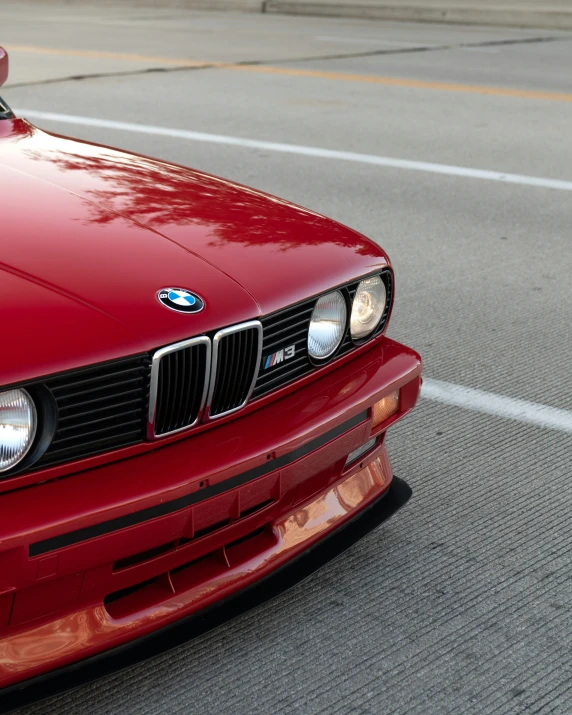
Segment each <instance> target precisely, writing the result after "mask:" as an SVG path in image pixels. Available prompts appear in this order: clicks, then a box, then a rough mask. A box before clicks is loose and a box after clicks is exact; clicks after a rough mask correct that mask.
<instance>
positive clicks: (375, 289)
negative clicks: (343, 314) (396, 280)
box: [350, 276, 387, 340]
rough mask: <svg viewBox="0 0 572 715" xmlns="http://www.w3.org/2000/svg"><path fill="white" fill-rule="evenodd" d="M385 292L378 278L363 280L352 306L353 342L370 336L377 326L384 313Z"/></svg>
mask: <svg viewBox="0 0 572 715" xmlns="http://www.w3.org/2000/svg"><path fill="white" fill-rule="evenodd" d="M386 302H387V291H386V289H385V283H384V282H383V281H382V280H381V277H380V276H372V277H371V278H366V279H365V280H363V281H362V282H361V283H360V284H359V286H358V289H357V291H356V294H355V297H354V302H353V304H352V315H351V319H350V331H351V334H352V338H353V339H354V340H361V339H362V338H365V337H366V336H368V335H370V334H371V333H372V332H373V331H374V330H375V329H376V328H377V326H378V325H379V321H380V320H381V317H382V316H383V313H384V311H385V304H386Z"/></svg>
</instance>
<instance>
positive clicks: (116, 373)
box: [33, 355, 150, 469]
mask: <svg viewBox="0 0 572 715" xmlns="http://www.w3.org/2000/svg"><path fill="white" fill-rule="evenodd" d="M149 369H150V359H149V356H148V355H140V356H136V357H132V358H126V359H122V360H117V361H114V362H112V363H103V364H100V365H94V366H92V367H87V368H82V369H81V370H74V371H73V372H69V373H64V374H62V375H57V376H55V377H52V378H47V379H45V380H44V381H43V384H44V385H45V386H46V387H47V388H48V389H49V390H50V392H51V393H52V395H53V399H54V401H55V404H56V409H57V413H58V423H57V428H56V433H55V435H54V438H53V440H52V442H51V444H50V446H49V447H48V449H47V450H46V452H45V453H44V455H43V456H42V457H41V458H40V459H39V460H38V461H37V462H36V463H35V464H34V467H33V468H34V469H41V468H43V467H48V466H53V465H56V464H60V463H62V462H67V461H70V460H73V459H82V458H84V457H88V456H93V455H94V454H99V453H101V452H107V451H109V450H111V449H119V448H121V447H125V446H130V445H132V444H137V443H138V442H141V441H143V437H144V416H145V412H146V401H147V393H148V384H149Z"/></svg>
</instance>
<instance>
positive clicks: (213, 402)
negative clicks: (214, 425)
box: [205, 320, 262, 421]
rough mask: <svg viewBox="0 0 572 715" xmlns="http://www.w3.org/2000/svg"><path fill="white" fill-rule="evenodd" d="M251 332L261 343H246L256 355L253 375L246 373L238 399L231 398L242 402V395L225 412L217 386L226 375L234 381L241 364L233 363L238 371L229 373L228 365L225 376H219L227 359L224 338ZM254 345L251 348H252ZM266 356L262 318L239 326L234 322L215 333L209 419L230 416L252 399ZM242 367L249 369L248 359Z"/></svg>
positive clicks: (207, 413) (253, 361) (253, 354)
mask: <svg viewBox="0 0 572 715" xmlns="http://www.w3.org/2000/svg"><path fill="white" fill-rule="evenodd" d="M247 332H250V333H252V332H254V333H255V334H256V340H257V344H256V346H247V345H245V346H244V349H245V350H248V351H249V353H252V354H251V355H249V357H251V358H252V360H251V362H252V365H251V366H250V369H251V375H246V376H243V377H242V384H241V385H239V390H238V391H237V392H236V395H234V397H235V399H234V400H231V403H233V402H238V401H239V398H240V401H239V402H238V404H233V406H229V407H225V408H223V410H222V411H220V412H219V411H218V408H219V405H218V402H219V400H218V395H217V394H216V391H217V388H220V387H221V382H220V380H221V378H222V379H224V377H226V378H227V379H229V380H232V379H233V377H235V376H236V369H237V367H238V363H237V365H235V366H233V368H234V374H229V371H230V368H229V366H228V365H226V364H225V366H224V369H225V373H226V374H225V376H224V377H222V376H221V375H218V374H217V373H218V370H219V367H220V365H221V364H222V360H225V356H224V355H223V352H222V351H223V345H224V341H225V340H226V339H229V338H232V336H240V333H244V334H245V337H246V333H247ZM249 348H250V349H249ZM236 357H237V359H240V358H241V357H243V356H241V355H237V356H236ZM261 357H262V323H261V322H260V321H259V320H249V321H248V322H246V323H239V324H238V325H233V326H231V327H230V328H224V330H219V331H218V333H217V334H216V335H215V336H214V338H213V354H212V365H211V378H210V387H209V393H208V398H207V409H206V414H205V419H207V420H209V421H210V420H216V419H219V418H220V417H224V416H226V415H230V414H232V413H233V412H236V411H237V410H240V409H242V408H243V407H244V406H245V405H246V403H247V402H248V401H249V399H250V396H251V395H252V391H253V390H254V385H255V384H256V380H257V379H258V372H259V370H260V360H261ZM242 367H243V368H245V369H249V366H248V365H245V364H244V360H243V361H242Z"/></svg>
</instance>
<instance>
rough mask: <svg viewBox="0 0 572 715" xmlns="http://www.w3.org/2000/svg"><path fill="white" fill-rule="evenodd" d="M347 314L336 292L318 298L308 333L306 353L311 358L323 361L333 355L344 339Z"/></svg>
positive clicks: (340, 296) (343, 301)
mask: <svg viewBox="0 0 572 715" xmlns="http://www.w3.org/2000/svg"><path fill="white" fill-rule="evenodd" d="M347 312H348V311H347V308H346V301H345V300H344V297H343V295H342V294H341V293H340V292H339V291H338V290H335V291H332V292H331V293H327V294H326V295H323V296H322V297H321V298H318V302H317V303H316V306H315V308H314V312H313V313H312V318H311V320H310V329H309V331H308V352H309V353H310V355H311V356H312V357H313V358H315V359H317V360H323V359H324V358H327V357H330V355H333V354H334V353H335V351H336V349H337V347H338V345H339V344H340V343H341V342H342V338H343V337H344V332H345V329H346V317H347Z"/></svg>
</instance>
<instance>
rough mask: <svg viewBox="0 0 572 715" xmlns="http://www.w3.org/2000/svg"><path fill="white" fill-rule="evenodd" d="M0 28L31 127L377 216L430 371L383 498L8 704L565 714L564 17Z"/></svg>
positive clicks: (223, 20) (14, 101) (224, 16)
mask: <svg viewBox="0 0 572 715" xmlns="http://www.w3.org/2000/svg"><path fill="white" fill-rule="evenodd" d="M0 45H5V46H7V47H8V49H9V50H10V55H11V59H12V64H11V75H10V80H9V83H8V86H7V87H5V88H3V90H2V96H3V97H4V99H6V100H7V101H8V102H9V103H10V104H11V105H12V106H13V107H14V108H15V109H17V110H20V108H21V110H22V111H21V114H22V115H23V116H26V115H28V116H30V118H31V119H33V121H34V123H36V124H37V125H38V126H41V127H42V128H45V129H47V130H49V131H54V132H56V133H63V134H70V135H72V136H78V137H82V138H84V139H87V140H90V141H96V142H101V143H105V144H110V145H114V146H119V147H121V148H125V149H130V150H133V151H136V152H140V153H144V154H150V155H153V156H158V157H161V158H163V159H167V160H173V161H175V162H177V163H182V164H186V165H189V166H192V167H195V168H198V169H201V170H204V171H207V172H210V173H214V174H219V175H221V176H224V177H227V178H230V179H233V180H236V181H239V182H241V183H243V184H247V185H251V186H255V187H256V188H259V189H263V190H264V191H267V192H270V193H274V194H277V195H279V196H282V197H285V198H287V199H290V200H292V201H295V202H297V203H300V204H302V205H304V206H308V207H310V208H311V209H314V210H317V211H319V212H321V213H324V214H327V215H329V216H332V217H333V218H335V219H338V220H340V221H342V222H343V223H345V224H348V225H350V226H352V227H354V228H356V229H358V230H359V231H362V232H363V233H365V234H367V235H369V236H371V237H372V238H373V239H375V240H376V241H378V242H379V243H380V244H381V245H383V246H384V248H385V249H386V250H387V251H388V253H389V255H390V257H391V259H392V261H393V264H394V268H395V271H396V291H397V292H396V303H395V310H394V314H393V319H392V323H391V325H390V329H389V335H390V336H391V337H393V338H395V339H397V340H401V341H403V342H405V343H407V344H409V345H411V346H412V347H414V348H416V349H417V350H419V352H420V353H421V354H422V356H423V358H424V363H425V368H424V369H425V376H426V378H427V382H428V386H429V387H430V388H431V389H428V391H427V393H426V395H425V397H423V398H422V399H421V400H420V402H419V405H418V406H417V408H416V410H415V411H414V412H413V413H412V414H411V415H410V416H409V417H408V418H407V419H406V420H405V421H404V422H403V423H402V424H400V425H398V426H396V427H395V428H393V429H392V430H390V433H389V437H388V446H389V450H390V455H391V457H392V461H393V465H394V470H395V473H396V474H397V475H399V476H400V477H402V478H404V479H406V480H407V481H408V482H409V483H410V484H411V486H412V487H413V489H414V497H413V499H412V501H411V502H410V503H409V504H408V505H407V507H406V508H405V509H404V510H403V511H402V512H400V513H399V514H398V515H397V516H396V517H395V518H394V519H392V520H391V521H390V522H388V524H386V525H384V526H383V527H382V528H380V529H378V530H377V531H376V532H374V533H373V534H371V535H370V536H368V537H367V538H366V539H365V540H364V541H363V542H361V543H360V544H359V545H357V546H356V547H353V548H352V549H350V550H349V551H348V552H347V553H346V554H344V555H343V556H342V557H340V558H339V559H338V560H336V561H335V562H334V563H331V564H330V565H328V566H327V567H326V568H325V569H323V570H322V571H321V572H319V573H318V574H316V575H315V576H314V577H312V578H311V579H310V580H309V581H307V582H305V583H304V584H302V585H299V586H298V587H296V588H294V589H292V590H291V591H290V592H288V593H286V594H284V595H283V596H281V597H280V598H278V599H277V600H275V601H274V602H272V603H270V604H268V605H266V606H265V607H262V608H259V609H257V610H256V611H254V612H251V613H250V614H248V615H245V616H242V617H240V618H239V619H237V620H236V621H234V622H233V623H230V624H228V625H226V626H224V627H222V628H220V629H218V630H217V631H215V632H213V633H211V634H209V635H206V636H204V637H202V638H200V639H199V640H197V641H194V642H192V643H190V644H189V645H187V646H184V647H181V648H178V649H176V650H175V651H173V652H171V653H169V654H166V655H163V656H161V657H158V658H156V659H154V660H152V661H149V662H147V663H146V664H143V665H140V666H138V667H135V668H132V669H130V670H128V671H125V672H121V673H117V674H115V675H113V676H110V677H107V678H105V679H104V680H102V681H100V682H98V683H95V684H93V685H91V686H89V687H83V688H81V689H79V690H76V691H73V692H70V693H67V694H63V695H61V696H59V697H57V698H54V699H52V700H50V701H48V702H46V703H42V704H38V705H37V706H34V707H31V708H29V709H27V710H26V711H25V712H26V713H28V715H32V713H34V715H39V714H40V713H41V714H42V715H52V714H55V713H58V715H60V714H61V715H64V714H65V715H67V714H68V713H69V714H72V713H73V714H74V715H76V714H87V713H89V714H90V715H103V714H104V713H121V714H127V713H149V714H151V713H163V712H170V713H185V714H187V713H197V714H198V713H200V714H201V715H202V714H205V713H213V714H214V713H217V714H218V713H225V714H226V713H228V714H231V713H232V714H234V713H273V714H278V713H291V712H301V713H384V714H385V713H387V714H393V713H400V714H401V713H417V714H419V715H421V714H423V715H425V714H433V713H434V714H436V715H437V714H442V713H452V714H453V713H455V714H459V713H500V714H505V713H562V714H565V715H566V714H569V713H571V712H572V678H571V676H572V651H571V648H570V643H571V642H572V618H571V609H572V598H571V596H572V580H571V567H572V555H571V551H570V529H571V526H572V521H571V518H570V513H571V511H572V485H571V484H570V478H571V471H572V470H571V462H572V428H571V427H570V425H572V389H571V377H570V364H569V360H570V353H571V348H572V338H571V330H570V320H571V315H572V288H571V285H572V283H571V280H570V276H571V275H572V236H571V225H572V222H571V218H572V211H571V199H572V161H571V159H572V129H571V127H572V72H570V67H571V66H572V33H566V32H558V31H547V30H538V31H537V30H534V29H526V30H523V29H511V28H486V27H479V26H466V27H465V26H445V25H435V24H432V25H422V24H406V23H389V22H374V21H363V20H348V19H334V18H312V17H286V16H280V15H274V14H269V15H264V14H262V15H242V14H232V13H214V12H213V13H208V12H192V11H186V10H182V9H177V8H165V9H160V8H157V7H154V8H139V9H133V8H128V7H125V6H120V7H107V6H106V7H105V9H102V8H101V7H99V6H97V5H85V6H76V5H74V6H66V5H65V4H59V5H54V6H51V5H50V4H49V3H47V2H45V1H44V2H42V3H41V4H40V5H38V6H34V5H32V4H28V3H26V2H18V3H16V2H13V3H10V2H2V25H1V27H0ZM241 63H242V64H241ZM74 78H75V79H74ZM42 113H51V114H52V115H53V114H55V115H60V116H58V117H53V116H52V118H50V119H48V118H46V116H45V114H44V115H43V114H42ZM114 122H116V123H117V122H123V123H125V124H124V125H118V124H114ZM129 125H140V126H142V127H143V128H144V131H136V130H134V129H133V127H131V128H129ZM511 177H512V178H511ZM4 240H9V237H4ZM46 240H49V227H46ZM316 270H319V266H317V267H316ZM465 388H468V389H465ZM455 390H456V391H457V392H455ZM463 390H464V391H463ZM448 391H449V392H448ZM451 391H453V392H451ZM448 394H449V395H450V394H461V395H462V396H463V395H464V397H463V398H462V399H460V400H459V399H458V400H457V403H458V404H457V405H455V404H451V402H454V400H451V399H448V398H447V395H448ZM523 401H524V402H523ZM448 402H449V404H447V403H448ZM519 406H520V407H519ZM521 408H522V409H521ZM549 408H552V410H550V409H549ZM519 410H520V411H519ZM546 414H550V415H552V416H553V417H554V419H553V420H552V422H551V426H545V427H543V426H539V422H541V421H542V419H541V418H542V415H546ZM539 416H540V417H539Z"/></svg>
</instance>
